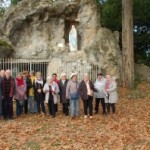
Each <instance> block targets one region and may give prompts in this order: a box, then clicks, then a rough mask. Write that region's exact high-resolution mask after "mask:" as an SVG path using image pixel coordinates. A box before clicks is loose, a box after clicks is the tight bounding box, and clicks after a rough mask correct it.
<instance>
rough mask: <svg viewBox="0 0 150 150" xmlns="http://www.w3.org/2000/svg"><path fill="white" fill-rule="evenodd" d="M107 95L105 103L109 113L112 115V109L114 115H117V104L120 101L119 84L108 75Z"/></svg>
mask: <svg viewBox="0 0 150 150" xmlns="http://www.w3.org/2000/svg"><path fill="white" fill-rule="evenodd" d="M105 94H106V99H105V103H106V107H107V113H108V114H110V108H111V109H112V113H113V114H115V112H116V107H115V103H116V102H117V101H118V94H117V83H116V81H115V80H114V79H113V78H112V77H111V75H106V84H105Z"/></svg>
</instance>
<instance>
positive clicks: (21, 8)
mask: <svg viewBox="0 0 150 150" xmlns="http://www.w3.org/2000/svg"><path fill="white" fill-rule="evenodd" d="M66 21H68V22H70V27H71V25H72V24H75V26H76V29H77V32H78V37H79V38H78V41H79V43H80V44H79V45H80V46H79V47H80V48H79V51H77V52H69V47H68V43H67V42H66V37H67V36H68V35H67V34H68V33H67V32H66V31H67V29H66ZM70 27H69V25H68V26H67V28H68V31H69V30H70ZM116 35H117V34H116V33H112V32H111V31H110V30H108V29H106V28H102V27H101V26H100V12H99V7H98V6H97V4H96V3H95V1H94V0H74V1H73V2H69V1H68V0H56V1H55V2H52V1H51V0H22V1H21V2H19V3H18V5H17V6H14V7H11V8H10V9H9V10H8V11H7V12H6V13H5V15H4V17H3V19H2V20H0V36H1V38H2V39H3V40H6V41H8V42H9V43H11V45H12V47H13V48H14V49H15V53H14V57H15V58H34V59H50V60H51V61H53V60H55V59H56V58H57V59H60V61H66V62H69V61H70V62H71V61H72V62H74V61H77V60H80V61H87V62H92V63H95V64H98V65H99V67H100V68H101V69H102V70H103V72H105V73H110V74H112V75H115V76H118V77H119V76H120V66H121V54H120V48H119V45H118V37H117V36H116ZM59 44H61V45H63V47H59V46H58V45H59Z"/></svg>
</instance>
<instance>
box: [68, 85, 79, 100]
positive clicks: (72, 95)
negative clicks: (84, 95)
mask: <svg viewBox="0 0 150 150" xmlns="http://www.w3.org/2000/svg"><path fill="white" fill-rule="evenodd" d="M76 90H77V83H76ZM78 98H79V93H78V91H77V92H74V93H70V99H71V100H75V99H78Z"/></svg>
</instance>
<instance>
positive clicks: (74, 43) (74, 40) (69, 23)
mask: <svg viewBox="0 0 150 150" xmlns="http://www.w3.org/2000/svg"><path fill="white" fill-rule="evenodd" d="M77 25H78V22H77V21H74V20H68V19H67V20H65V32H64V38H65V43H66V45H67V46H68V47H69V50H70V52H75V51H78V50H80V43H81V42H80V41H81V38H80V35H79V34H78V31H77V28H76V27H77Z"/></svg>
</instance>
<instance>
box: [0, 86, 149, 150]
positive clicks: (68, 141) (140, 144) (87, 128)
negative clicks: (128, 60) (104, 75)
mask: <svg viewBox="0 0 150 150" xmlns="http://www.w3.org/2000/svg"><path fill="white" fill-rule="evenodd" d="M119 93H120V99H119V101H118V103H117V106H116V107H117V113H116V115H115V116H112V115H110V116H103V115H101V113H100V114H98V115H94V118H93V119H89V118H88V119H84V118H83V115H82V114H83V112H82V104H81V106H80V107H81V116H80V117H79V118H77V119H75V120H71V119H70V117H66V116H63V115H62V114H61V107H60V109H59V113H58V115H57V117H56V118H50V116H45V117H42V116H38V115H30V114H29V115H24V116H22V117H20V118H16V119H14V120H11V121H4V120H0V150H40V149H42V150H63V149H66V150H74V149H75V150H101V149H102V150H149V149H150V85H149V84H141V85H139V86H138V88H137V89H136V90H134V91H129V90H127V89H123V88H120V89H119Z"/></svg>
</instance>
